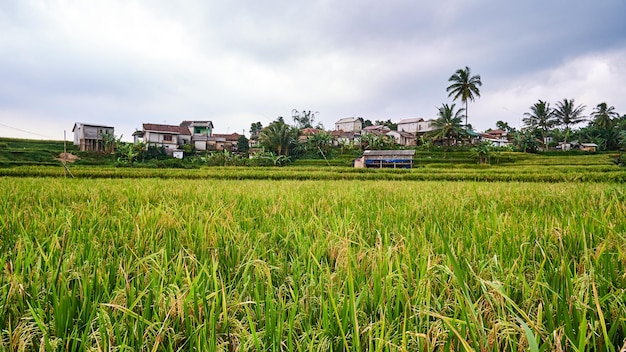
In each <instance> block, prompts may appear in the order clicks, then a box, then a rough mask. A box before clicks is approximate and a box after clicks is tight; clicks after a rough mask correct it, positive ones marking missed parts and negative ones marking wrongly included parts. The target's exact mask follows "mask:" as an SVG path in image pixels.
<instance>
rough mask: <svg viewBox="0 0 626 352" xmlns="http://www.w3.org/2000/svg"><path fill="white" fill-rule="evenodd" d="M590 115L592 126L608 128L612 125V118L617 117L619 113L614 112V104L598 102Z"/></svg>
mask: <svg viewBox="0 0 626 352" xmlns="http://www.w3.org/2000/svg"><path fill="white" fill-rule="evenodd" d="M591 117H593V124H594V126H596V127H597V128H600V129H603V130H610V129H611V128H612V127H613V119H614V118H617V117H619V114H618V113H617V112H615V107H614V106H608V105H607V103H600V104H598V105H597V106H596V107H595V109H594V110H593V112H592V113H591Z"/></svg>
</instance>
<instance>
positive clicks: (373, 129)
mask: <svg viewBox="0 0 626 352" xmlns="http://www.w3.org/2000/svg"><path fill="white" fill-rule="evenodd" d="M389 131H391V128H389V127H387V126H385V125H374V126H367V127H365V128H363V130H362V132H363V134H373V135H375V136H379V135H381V134H386V133H387V132H389Z"/></svg>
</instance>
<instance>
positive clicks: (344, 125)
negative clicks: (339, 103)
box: [335, 117, 363, 133]
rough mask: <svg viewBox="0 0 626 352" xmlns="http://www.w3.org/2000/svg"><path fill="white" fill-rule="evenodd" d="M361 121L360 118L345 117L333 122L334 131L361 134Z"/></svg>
mask: <svg viewBox="0 0 626 352" xmlns="http://www.w3.org/2000/svg"><path fill="white" fill-rule="evenodd" d="M362 129H363V119H362V118H360V117H345V118H343V119H340V120H339V121H337V122H335V131H344V132H357V133H358V132H361V130H362Z"/></svg>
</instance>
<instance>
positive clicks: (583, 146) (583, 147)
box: [580, 143, 598, 153]
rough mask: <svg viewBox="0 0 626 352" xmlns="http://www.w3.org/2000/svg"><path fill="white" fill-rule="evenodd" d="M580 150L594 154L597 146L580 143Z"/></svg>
mask: <svg viewBox="0 0 626 352" xmlns="http://www.w3.org/2000/svg"><path fill="white" fill-rule="evenodd" d="M580 149H581V150H584V151H586V152H594V153H595V152H596V151H597V150H598V145H597V144H595V143H581V144H580Z"/></svg>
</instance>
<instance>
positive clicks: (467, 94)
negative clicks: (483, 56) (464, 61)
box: [446, 66, 483, 126]
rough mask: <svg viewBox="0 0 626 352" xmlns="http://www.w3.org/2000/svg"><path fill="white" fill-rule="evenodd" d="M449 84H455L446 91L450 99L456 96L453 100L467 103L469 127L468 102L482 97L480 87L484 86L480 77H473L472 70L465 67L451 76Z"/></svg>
mask: <svg viewBox="0 0 626 352" xmlns="http://www.w3.org/2000/svg"><path fill="white" fill-rule="evenodd" d="M448 81H449V82H453V83H452V84H451V85H450V86H448V88H446V91H447V92H448V97H451V96H454V97H453V98H452V100H453V101H454V100H457V99H461V101H462V102H463V103H465V126H467V101H468V100H471V101H474V97H475V96H476V97H480V90H479V89H478V87H480V86H482V85H483V82H482V81H481V79H480V75H474V76H472V74H471V72H470V68H469V67H467V66H465V69H458V70H456V72H455V73H454V74H453V75H452V76H450V78H449V79H448Z"/></svg>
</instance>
